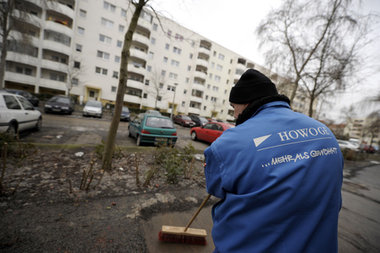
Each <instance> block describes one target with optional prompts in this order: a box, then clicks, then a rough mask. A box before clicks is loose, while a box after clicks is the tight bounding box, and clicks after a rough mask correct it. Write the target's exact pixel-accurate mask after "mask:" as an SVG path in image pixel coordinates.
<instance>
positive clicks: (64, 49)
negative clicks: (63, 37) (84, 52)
mask: <svg viewBox="0 0 380 253" xmlns="http://www.w3.org/2000/svg"><path fill="white" fill-rule="evenodd" d="M42 48H44V49H49V50H51V51H55V52H60V53H63V54H66V55H71V53H72V50H71V47H70V46H66V45H64V44H62V43H59V42H56V41H52V40H44V41H43V44H42Z"/></svg>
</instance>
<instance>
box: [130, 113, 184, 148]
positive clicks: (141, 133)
mask: <svg viewBox="0 0 380 253" xmlns="http://www.w3.org/2000/svg"><path fill="white" fill-rule="evenodd" d="M128 131H129V137H133V138H136V144H137V146H141V145H142V144H153V145H169V146H172V147H174V145H175V143H176V141H177V129H176V128H175V127H174V125H173V121H172V120H171V119H170V118H168V117H165V116H159V115H153V114H147V113H141V114H139V115H138V116H137V117H136V118H134V119H133V120H131V121H130V122H129V126H128Z"/></svg>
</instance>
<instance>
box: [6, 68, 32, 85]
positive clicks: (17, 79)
mask: <svg viewBox="0 0 380 253" xmlns="http://www.w3.org/2000/svg"><path fill="white" fill-rule="evenodd" d="M4 74H5V75H4V80H6V81H9V82H14V83H24V84H29V85H32V86H34V85H36V83H37V78H36V77H35V76H28V75H24V74H19V73H15V72H10V71H6V72H5V73H4Z"/></svg>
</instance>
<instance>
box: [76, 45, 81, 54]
mask: <svg viewBox="0 0 380 253" xmlns="http://www.w3.org/2000/svg"><path fill="white" fill-rule="evenodd" d="M75 50H76V51H77V52H82V45H80V44H76V45H75Z"/></svg>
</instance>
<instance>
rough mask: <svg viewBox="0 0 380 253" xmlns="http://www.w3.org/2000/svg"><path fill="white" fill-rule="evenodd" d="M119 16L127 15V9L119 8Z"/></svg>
mask: <svg viewBox="0 0 380 253" xmlns="http://www.w3.org/2000/svg"><path fill="white" fill-rule="evenodd" d="M121 16H122V17H126V16H127V11H126V10H124V9H121Z"/></svg>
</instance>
